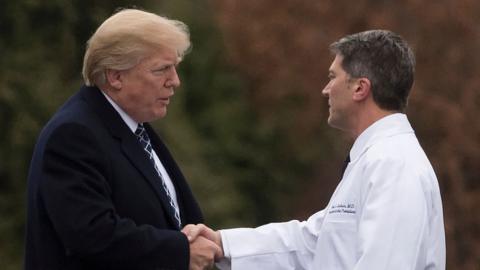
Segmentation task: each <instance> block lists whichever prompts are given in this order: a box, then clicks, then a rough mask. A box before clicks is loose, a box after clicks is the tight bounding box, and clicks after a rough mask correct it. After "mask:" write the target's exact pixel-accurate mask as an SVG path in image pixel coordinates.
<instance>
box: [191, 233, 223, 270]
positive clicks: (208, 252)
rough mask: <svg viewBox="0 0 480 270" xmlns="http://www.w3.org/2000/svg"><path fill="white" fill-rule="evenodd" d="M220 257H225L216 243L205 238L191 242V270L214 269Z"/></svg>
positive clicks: (197, 238) (198, 237) (199, 237)
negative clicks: (216, 259)
mask: <svg viewBox="0 0 480 270" xmlns="http://www.w3.org/2000/svg"><path fill="white" fill-rule="evenodd" d="M218 257H223V252H222V249H221V247H219V246H218V245H217V244H215V243H214V242H212V241H210V240H208V239H207V238H205V237H203V236H197V237H196V238H195V239H194V240H190V267H189V269H190V270H204V269H212V268H213V264H214V259H215V258H218Z"/></svg>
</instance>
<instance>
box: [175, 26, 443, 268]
mask: <svg viewBox="0 0 480 270" xmlns="http://www.w3.org/2000/svg"><path fill="white" fill-rule="evenodd" d="M330 49H331V51H332V52H333V53H334V54H335V59H334V61H333V63H332V65H331V66H330V69H329V78H330V81H329V83H328V84H327V85H326V86H325V88H324V89H323V91H322V93H323V94H324V95H325V97H327V98H328V104H329V107H330V108H329V112H330V116H329V118H328V123H329V125H330V126H332V127H334V128H338V129H340V130H343V131H345V132H347V133H348V134H350V135H351V136H353V138H355V142H354V144H353V146H352V149H351V150H350V153H349V159H348V160H349V161H350V162H349V164H348V166H347V167H346V170H345V172H344V175H343V177H342V180H341V181H340V183H339V185H338V186H337V188H336V190H335V192H334V193H333V195H332V197H331V199H330V202H329V203H328V205H327V207H326V208H325V209H323V210H322V211H320V212H317V213H316V214H314V215H312V216H311V217H310V218H309V219H308V220H307V221H303V222H300V221H296V220H293V221H289V222H284V223H271V224H268V225H264V226H261V227H258V228H255V229H249V228H240V229H230V230H222V231H217V232H215V231H213V230H211V229H209V228H208V227H206V226H204V225H196V226H195V225H189V226H187V227H185V229H184V233H186V234H187V235H189V238H191V239H194V238H195V237H196V236H197V235H204V236H206V237H208V238H210V239H211V240H213V241H214V242H216V243H217V244H218V245H219V246H222V247H223V251H224V256H225V258H218V259H220V263H219V266H220V267H221V268H222V269H229V268H231V269H248V270H250V269H262V270H268V269H272V270H273V269H275V270H277V269H309V270H314V269H315V270H322V269H326V270H334V269H335V270H337V269H339V270H352V269H355V270H380V269H388V270H410V269H411V270H424V269H428V270H433V269H435V270H437V269H439V270H444V269H445V232H444V224H443V213H442V201H441V197H440V190H439V187H438V182H437V178H436V176H435V173H434V171H433V169H432V166H431V165H430V162H429V161H428V159H427V157H426V155H425V153H424V151H423V150H422V148H421V146H420V144H419V142H418V140H417V138H416V137H415V133H414V131H413V129H412V127H411V126H410V123H409V121H408V119H407V117H406V115H405V114H404V110H405V107H406V105H407V98H408V94H409V92H410V89H411V87H412V84H413V81H414V69H415V59H414V55H413V53H412V50H411V49H410V47H409V46H408V44H407V43H406V42H405V41H404V40H403V39H402V38H401V37H400V36H398V35H397V34H395V33H392V32H390V31H385V30H372V31H366V32H361V33H357V34H353V35H349V36H346V37H344V38H342V39H340V40H339V41H337V42H334V43H333V44H332V45H330Z"/></svg>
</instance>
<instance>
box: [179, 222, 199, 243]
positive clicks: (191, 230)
mask: <svg viewBox="0 0 480 270" xmlns="http://www.w3.org/2000/svg"><path fill="white" fill-rule="evenodd" d="M182 233H183V234H185V235H186V236H187V238H188V241H189V242H192V241H194V240H195V239H196V238H197V236H198V235H199V234H200V232H199V229H198V228H197V225H194V224H188V225H187V226H185V227H183V229H182Z"/></svg>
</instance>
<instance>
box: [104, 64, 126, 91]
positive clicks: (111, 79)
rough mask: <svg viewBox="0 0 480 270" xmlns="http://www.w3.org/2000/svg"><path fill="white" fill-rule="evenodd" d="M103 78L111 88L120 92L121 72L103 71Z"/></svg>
mask: <svg viewBox="0 0 480 270" xmlns="http://www.w3.org/2000/svg"><path fill="white" fill-rule="evenodd" d="M105 78H106V79H107V83H108V84H109V85H111V86H112V87H113V88H115V89H117V90H120V89H121V88H122V71H120V70H114V69H107V70H105Z"/></svg>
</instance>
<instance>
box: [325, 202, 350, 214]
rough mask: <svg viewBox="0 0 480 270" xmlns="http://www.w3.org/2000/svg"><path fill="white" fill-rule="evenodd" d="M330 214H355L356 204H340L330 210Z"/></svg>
mask: <svg viewBox="0 0 480 270" xmlns="http://www.w3.org/2000/svg"><path fill="white" fill-rule="evenodd" d="M328 213H329V214H335V213H344V214H355V213H356V210H355V204H353V203H347V204H343V203H339V204H334V205H332V207H331V208H330V211H328Z"/></svg>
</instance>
